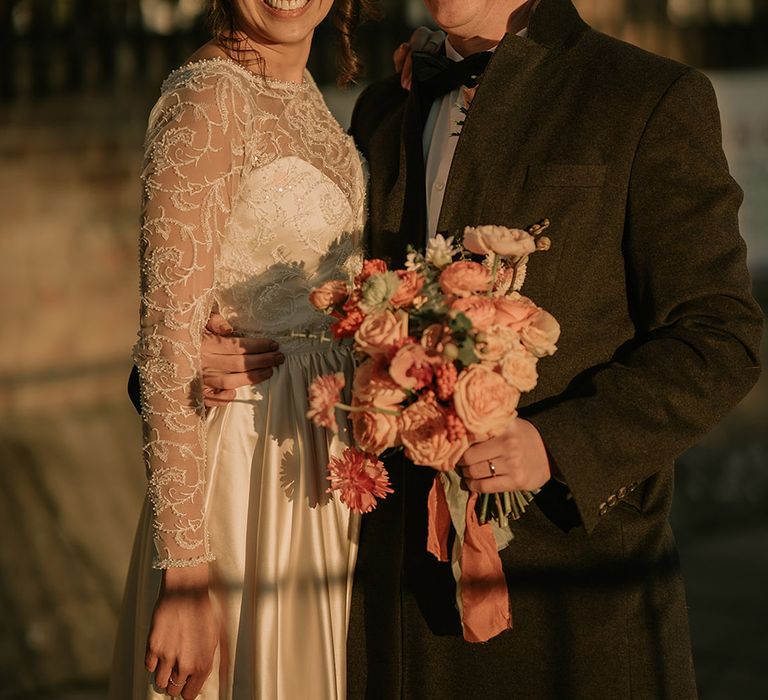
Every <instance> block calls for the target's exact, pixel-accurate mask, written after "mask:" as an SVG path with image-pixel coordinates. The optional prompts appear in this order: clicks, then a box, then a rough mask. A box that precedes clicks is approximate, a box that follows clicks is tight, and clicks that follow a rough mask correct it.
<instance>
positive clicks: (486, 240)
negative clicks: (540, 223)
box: [464, 226, 536, 260]
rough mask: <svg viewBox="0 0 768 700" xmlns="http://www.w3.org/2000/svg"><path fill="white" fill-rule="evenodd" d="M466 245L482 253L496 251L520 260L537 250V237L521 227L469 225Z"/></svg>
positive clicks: (475, 251) (467, 247) (469, 248)
mask: <svg viewBox="0 0 768 700" xmlns="http://www.w3.org/2000/svg"><path fill="white" fill-rule="evenodd" d="M464 247H465V248H466V249H467V250H471V251H472V252H473V253H478V254H480V255H487V254H488V253H496V254H497V255H503V256H505V257H511V258H515V259H518V260H519V259H521V258H524V257H525V256H526V255H530V254H531V253H533V252H534V251H535V250H536V239H535V238H534V237H533V236H532V235H531V234H530V233H528V231H523V230H522V229H519V228H507V227H506V226H467V227H466V228H465V229H464Z"/></svg>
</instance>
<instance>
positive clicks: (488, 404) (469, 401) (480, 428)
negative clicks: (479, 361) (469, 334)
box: [453, 365, 520, 440]
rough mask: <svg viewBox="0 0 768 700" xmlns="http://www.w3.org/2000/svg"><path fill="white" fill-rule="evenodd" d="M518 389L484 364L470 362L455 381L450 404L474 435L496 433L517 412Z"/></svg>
mask: <svg viewBox="0 0 768 700" xmlns="http://www.w3.org/2000/svg"><path fill="white" fill-rule="evenodd" d="M519 400H520V392H519V391H518V390H517V389H515V388H514V387H512V386H510V385H509V384H507V382H506V381H505V380H504V377H502V376H501V375H500V374H497V373H496V372H494V371H493V370H491V369H489V368H488V367H486V366H485V365H471V366H470V367H468V368H467V369H465V370H464V371H463V372H462V373H461V374H460V375H459V378H458V380H457V381H456V390H455V391H454V394H453V405H454V407H455V408H456V413H457V414H458V416H459V418H461V420H462V421H463V422H464V425H465V426H466V427H467V430H469V431H470V432H471V433H473V434H474V436H475V439H477V440H484V439H486V438H487V437H488V436H490V435H493V434H496V433H500V432H501V431H502V430H504V428H505V427H506V426H507V424H508V423H509V421H510V419H511V418H514V416H515V415H517V410H516V409H517V404H518V401H519Z"/></svg>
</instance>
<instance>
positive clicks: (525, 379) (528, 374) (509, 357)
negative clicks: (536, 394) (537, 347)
mask: <svg viewBox="0 0 768 700" xmlns="http://www.w3.org/2000/svg"><path fill="white" fill-rule="evenodd" d="M501 376H502V377H504V379H506V381H507V382H508V383H509V384H511V385H512V386H513V387H515V389H517V390H518V391H533V389H534V387H535V386H536V382H538V381H539V375H538V373H537V372H536V358H535V357H534V356H533V355H531V353H529V352H528V351H526V350H524V349H523V350H522V352H508V353H507V354H506V355H505V356H504V358H503V359H502V361H501Z"/></svg>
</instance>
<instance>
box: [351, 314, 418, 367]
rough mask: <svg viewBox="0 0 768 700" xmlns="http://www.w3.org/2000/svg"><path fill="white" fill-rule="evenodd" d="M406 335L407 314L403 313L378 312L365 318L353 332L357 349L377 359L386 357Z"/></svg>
mask: <svg viewBox="0 0 768 700" xmlns="http://www.w3.org/2000/svg"><path fill="white" fill-rule="evenodd" d="M407 335H408V314H407V313H405V312H404V311H395V312H392V311H379V312H378V313H375V314H369V315H368V316H366V317H365V319H364V320H363V322H362V323H361V324H360V327H359V328H358V329H357V331H356V332H355V341H356V343H357V348H358V350H360V351H361V352H364V353H366V354H367V355H370V356H371V357H377V356H381V355H386V354H387V353H388V352H389V351H390V350H391V349H392V348H393V347H395V346H397V345H398V344H399V343H400V342H401V341H402V340H404V339H405V338H406V336H407Z"/></svg>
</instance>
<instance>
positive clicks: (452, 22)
mask: <svg viewBox="0 0 768 700" xmlns="http://www.w3.org/2000/svg"><path fill="white" fill-rule="evenodd" d="M524 3H525V0H424V4H425V5H426V6H427V9H428V10H429V13H430V14H431V15H432V17H433V18H434V20H435V22H436V23H437V25H438V26H439V27H440V29H442V30H443V31H444V32H446V33H447V34H450V35H454V36H460V37H465V38H471V37H484V38H488V34H489V32H492V31H493V30H494V29H495V28H496V27H498V25H499V23H500V22H501V23H502V24H504V23H506V20H507V18H508V17H509V16H510V15H511V14H512V12H513V11H514V10H516V9H517V8H518V7H520V5H523V4H524Z"/></svg>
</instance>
